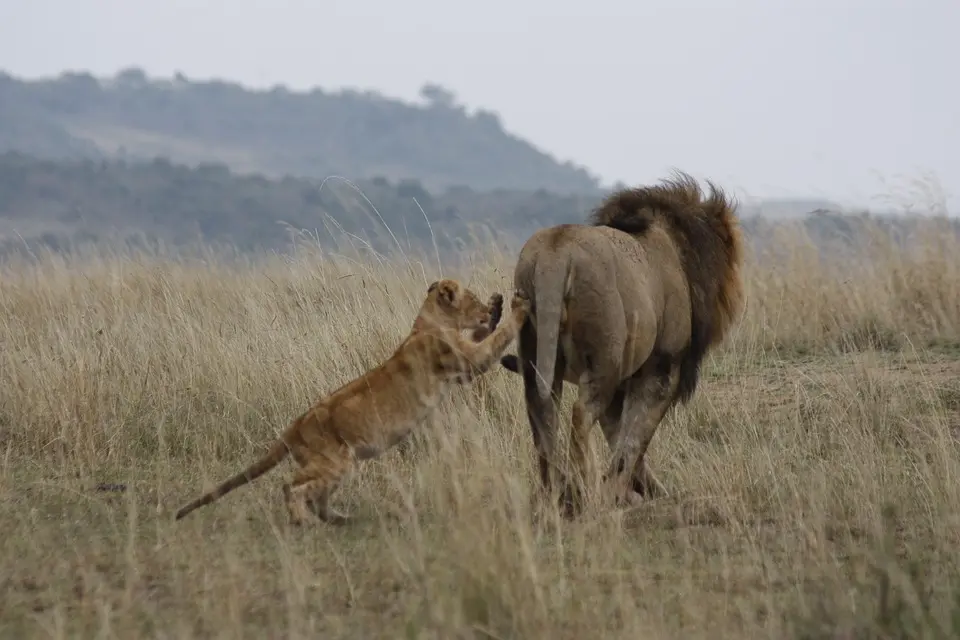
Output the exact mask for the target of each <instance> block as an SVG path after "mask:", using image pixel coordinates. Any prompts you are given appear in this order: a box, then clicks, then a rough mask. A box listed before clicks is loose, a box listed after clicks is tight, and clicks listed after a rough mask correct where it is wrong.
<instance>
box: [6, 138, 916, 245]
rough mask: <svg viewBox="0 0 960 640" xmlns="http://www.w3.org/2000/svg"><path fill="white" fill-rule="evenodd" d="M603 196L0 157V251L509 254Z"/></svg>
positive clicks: (823, 231)
mask: <svg viewBox="0 0 960 640" xmlns="http://www.w3.org/2000/svg"><path fill="white" fill-rule="evenodd" d="M358 188H359V191H358ZM603 195H604V194H602V193H598V194H597V195H595V196H587V195H562V194H556V193H551V192H548V191H546V190H526V191H523V190H505V189H501V190H491V191H478V190H475V189H471V188H469V187H455V188H449V189H446V190H443V191H441V192H437V193H431V192H429V191H427V190H426V189H425V188H424V187H423V185H421V184H420V183H419V182H418V181H416V180H401V181H396V182H394V181H390V180H387V179H385V178H374V179H371V180H364V181H359V182H358V183H357V185H356V187H354V186H352V185H350V184H347V183H344V182H343V181H337V180H330V181H327V182H326V183H325V184H323V185H322V187H321V181H319V180H312V179H305V178H293V177H285V178H282V179H268V178H265V177H263V176H257V175H238V174H236V173H233V172H232V171H231V170H230V169H228V168H227V167H226V166H223V165H216V164H203V165H200V166H198V167H193V168H191V167H188V166H185V165H180V164H174V163H171V162H169V161H168V160H165V159H157V160H154V161H151V162H133V161H124V160H90V159H81V160H59V161H54V160H42V159H38V158H35V157H31V156H28V155H25V154H21V153H16V152H7V153H2V154H0V249H3V250H5V251H9V250H11V249H13V248H16V247H21V248H22V247H23V246H24V242H26V243H27V245H34V244H37V243H40V244H44V245H47V246H50V247H53V248H57V247H62V246H64V245H66V244H69V243H71V242H74V241H78V240H80V241H82V240H95V239H96V240H125V241H130V240H135V241H136V239H137V238H149V239H154V240H159V241H162V242H164V243H165V244H167V245H170V246H174V247H177V246H186V245H190V244H194V243H196V242H198V241H199V242H202V243H206V244H209V243H214V244H216V243H222V244H229V245H232V246H235V247H237V248H239V249H241V250H243V251H249V250H279V251H286V250H288V249H289V248H290V243H291V239H292V233H295V232H297V231H300V230H306V231H308V232H309V233H311V234H315V235H314V238H313V239H312V240H311V241H313V242H318V243H320V244H321V245H324V246H327V247H335V246H337V244H338V242H343V241H350V242H352V243H354V244H355V245H356V244H364V243H365V244H368V245H369V246H371V247H373V248H374V249H376V250H378V251H380V252H387V251H390V250H395V249H397V248H398V245H399V248H400V249H403V250H405V251H406V250H409V249H421V250H422V249H426V250H427V251H429V252H430V253H431V254H432V252H433V251H434V250H438V251H439V252H441V253H442V254H446V255H448V256H449V255H456V254H457V253H458V252H459V251H460V250H461V249H462V248H463V247H464V246H465V245H469V244H470V243H471V242H473V241H475V240H479V241H481V242H484V243H490V242H495V243H497V244H499V245H500V246H501V247H502V248H504V249H508V250H509V249H515V248H517V247H519V245H520V244H521V243H522V242H523V241H525V240H526V239H527V238H528V237H529V236H530V234H531V233H533V232H534V231H535V230H536V229H538V228H540V227H544V226H548V225H552V224H559V223H563V222H582V221H584V220H585V218H586V216H587V214H588V212H589V211H590V209H592V208H593V207H594V206H596V205H597V204H598V203H599V202H600V199H601V198H602V197H603ZM811 203H813V201H811ZM773 205H774V207H775V208H776V210H778V211H780V210H782V207H784V206H785V205H784V202H783V201H774V202H773ZM808 211H809V210H808ZM761 214H762V215H763V217H762V218H761V217H760V216H761ZM740 216H741V219H742V220H743V224H744V227H745V228H746V230H747V233H748V235H749V236H750V237H751V239H752V240H753V242H754V244H755V246H758V247H762V246H763V245H766V244H768V242H769V240H770V239H771V238H772V237H773V236H772V234H773V233H775V232H776V226H777V225H776V223H775V221H774V220H775V218H774V217H772V216H767V215H766V203H765V202H763V201H761V202H759V203H754V204H753V205H751V206H744V207H742V208H741V209H740ZM859 219H860V218H858V217H857V216H844V215H839V214H835V213H829V212H826V213H824V212H821V213H818V214H816V215H812V216H810V215H807V216H805V217H804V218H803V220H804V225H805V226H806V227H807V230H808V232H810V233H811V235H812V237H813V238H814V240H815V241H816V242H817V244H819V245H822V246H826V245H827V244H829V243H831V242H832V241H834V240H839V241H840V242H841V243H848V242H850V241H851V239H852V238H853V237H854V236H855V235H856V230H857V224H858V220H859ZM893 224H895V225H900V227H901V228H905V229H907V230H908V227H903V224H906V223H903V222H894V223H893ZM287 225H289V226H287ZM387 227H389V231H388V229H387ZM391 234H392V235H391ZM434 243H436V245H435V244H434Z"/></svg>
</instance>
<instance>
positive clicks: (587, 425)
mask: <svg viewBox="0 0 960 640" xmlns="http://www.w3.org/2000/svg"><path fill="white" fill-rule="evenodd" d="M611 387H613V388H612V390H611ZM615 391H616V385H610V384H603V383H598V382H597V381H595V380H594V379H593V377H592V376H591V375H590V374H589V373H587V374H584V375H583V376H582V377H581V380H580V385H579V390H578V396H577V400H576V402H575V403H574V405H573V412H572V415H571V431H570V449H571V451H570V453H571V457H572V459H573V460H572V462H573V470H572V473H571V478H570V479H571V480H572V481H573V482H574V483H575V484H573V485H572V486H571V485H569V484H568V485H567V488H566V495H565V498H564V502H565V503H566V504H565V507H566V510H567V511H568V513H569V514H570V515H573V514H575V513H580V512H582V511H583V509H584V508H585V507H586V506H587V503H588V502H593V499H594V498H595V497H596V494H597V489H598V483H597V480H598V477H597V470H596V469H595V468H594V466H593V458H592V455H591V449H590V434H591V431H592V430H593V425H594V424H595V423H596V422H597V421H598V420H601V421H602V420H603V416H604V414H605V412H606V410H607V407H608V405H610V403H611V401H612V400H613V396H614V392H615Z"/></svg>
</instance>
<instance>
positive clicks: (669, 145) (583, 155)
mask: <svg viewBox="0 0 960 640" xmlns="http://www.w3.org/2000/svg"><path fill="white" fill-rule="evenodd" d="M448 2H449V4H448ZM951 60H952V61H953V62H950V61H951ZM127 66H139V67H142V68H144V69H145V70H146V71H147V73H148V74H150V75H164V76H169V75H172V74H173V72H174V71H181V72H183V73H184V74H186V75H187V76H188V77H189V78H192V79H207V78H212V77H220V78H224V79H229V80H234V81H239V82H242V83H244V84H247V85H252V86H257V87H269V86H271V85H274V84H278V83H282V84H285V85H287V86H288V87H289V88H291V89H304V88H308V87H312V86H317V85H319V86H322V87H324V88H325V89H333V88H337V87H342V86H351V87H358V88H373V89H377V90H379V91H381V92H383V93H385V94H387V95H390V96H396V97H400V98H407V99H414V98H416V95H417V92H418V90H419V88H420V86H421V85H422V84H423V83H424V82H428V81H429V82H437V83H440V84H442V85H444V86H446V87H447V88H449V89H451V90H452V91H454V92H455V93H456V94H457V96H458V98H459V99H460V100H461V101H462V102H463V103H465V104H466V105H467V106H468V107H470V108H474V107H478V106H479V107H484V108H489V109H491V110H493V111H496V112H498V113H499V114H500V115H501V117H502V120H503V122H504V125H505V126H506V127H507V129H508V130H510V131H512V132H514V133H516V134H518V135H520V136H521V137H524V138H526V139H528V140H530V141H531V142H533V143H534V144H537V145H538V146H539V147H541V148H542V149H544V150H546V151H548V152H550V153H552V154H554V155H555V156H557V157H558V158H560V159H564V160H565V159H570V160H573V161H575V162H577V163H580V164H583V165H585V166H587V167H588V168H589V169H590V170H591V171H593V172H594V173H596V174H599V175H600V176H601V178H602V179H603V180H604V182H608V183H609V182H612V181H614V180H618V179H619V180H623V181H624V182H627V183H631V184H633V183H641V182H648V181H652V180H656V179H657V178H659V177H660V176H662V175H664V174H665V172H666V171H668V170H669V168H670V167H679V168H682V169H685V170H687V171H689V172H691V173H693V174H694V175H697V176H699V177H711V178H714V179H716V180H718V181H720V182H721V183H722V184H724V185H729V186H730V187H731V188H732V189H734V190H735V191H736V192H737V193H738V194H739V195H741V196H770V195H773V196H776V195H820V196H826V197H832V198H835V199H838V200H840V201H842V202H857V203H862V204H868V205H869V204H873V205H876V204H878V203H879V202H880V201H878V200H877V199H876V198H877V197H880V196H892V197H895V198H896V199H897V202H898V203H901V204H903V203H904V201H911V200H912V201H917V203H918V204H921V205H923V204H925V203H924V202H923V200H928V201H929V200H930V198H933V199H934V203H933V204H936V202H935V201H936V199H937V196H936V193H933V194H931V195H926V196H924V195H919V194H913V192H912V189H914V187H913V186H912V181H914V180H917V179H922V178H923V177H924V176H925V175H927V174H932V175H933V176H935V178H936V179H937V180H938V181H939V188H940V189H942V190H943V191H945V192H946V194H945V195H946V196H947V197H948V202H949V206H950V207H951V209H953V210H954V212H956V210H957V209H958V208H960V207H958V204H960V123H958V118H957V116H960V88H958V84H957V77H958V74H960V71H958V69H960V0H914V1H913V2H908V1H907V0H902V1H899V2H897V1H894V0H861V1H859V2H857V1H852V0H846V1H845V0H835V1H832V2H831V1H826V0H824V1H815V0H806V1H803V0H793V1H787V0H728V1H723V0H715V1H714V2H707V1H706V0H703V1H701V2H697V3H694V2H689V1H683V0H636V1H635V2H631V1H629V0H589V1H587V0H579V1H574V0H528V1H526V2H507V0H486V1H484V2H476V1H475V2H453V1H451V0H447V1H446V2H445V1H443V0H403V1H400V0H350V1H346V0H313V1H307V0H229V1H227V0H193V1H187V0H30V1H29V2H28V1H26V0H23V1H16V0H0V68H3V69H6V70H7V71H9V72H12V73H14V74H15V75H19V76H27V77H36V76H41V75H54V74H59V73H60V72H61V71H63V70H65V69H72V70H89V71H91V72H93V73H94V74H97V75H100V74H111V75H112V74H113V73H114V72H115V71H117V70H118V69H120V68H123V67H127ZM934 186H935V185H934ZM940 201H941V203H942V202H943V196H940Z"/></svg>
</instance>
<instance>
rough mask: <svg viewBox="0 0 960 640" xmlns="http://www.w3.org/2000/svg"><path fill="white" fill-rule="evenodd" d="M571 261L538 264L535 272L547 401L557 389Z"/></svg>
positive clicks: (541, 385)
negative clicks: (554, 381)
mask: <svg viewBox="0 0 960 640" xmlns="http://www.w3.org/2000/svg"><path fill="white" fill-rule="evenodd" d="M570 270H571V269H570V258H569V257H566V256H565V257H564V259H563V260H562V261H561V262H560V263H559V264H558V263H556V262H553V261H550V262H547V261H538V262H537V265H536V270H535V271H534V295H535V300H534V304H535V307H534V309H535V315H536V322H537V391H538V392H539V393H540V397H541V398H542V399H544V400H546V399H547V398H549V397H550V394H551V391H552V389H553V377H554V373H555V372H554V369H555V368H556V365H557V349H558V348H559V344H558V343H559V340H560V321H561V319H562V318H563V305H564V304H565V299H566V297H567V290H568V288H569V286H570Z"/></svg>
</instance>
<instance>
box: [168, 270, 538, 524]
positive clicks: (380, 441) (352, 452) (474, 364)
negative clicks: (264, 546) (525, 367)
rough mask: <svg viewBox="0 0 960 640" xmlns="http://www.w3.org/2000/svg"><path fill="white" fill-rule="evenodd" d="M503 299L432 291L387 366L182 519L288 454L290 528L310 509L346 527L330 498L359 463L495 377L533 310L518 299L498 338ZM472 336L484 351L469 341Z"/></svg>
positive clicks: (297, 423)
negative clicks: (465, 388) (446, 400)
mask: <svg viewBox="0 0 960 640" xmlns="http://www.w3.org/2000/svg"><path fill="white" fill-rule="evenodd" d="M502 302H503V299H502V297H500V296H499V295H494V296H493V297H492V298H491V300H490V302H489V303H486V304H485V303H483V302H481V300H480V299H479V298H478V297H477V295H476V294H475V293H474V292H473V291H471V290H470V289H467V288H465V287H463V286H461V285H460V284H459V283H458V282H457V281H455V280H440V281H438V282H434V283H433V284H431V285H430V287H429V289H428V293H427V297H426V299H425V300H424V302H423V304H422V306H421V307H420V311H419V313H418V315H417V318H416V321H415V322H414V323H413V327H412V329H411V331H410V334H409V335H408V336H407V338H406V339H405V340H404V341H403V342H402V343H401V344H400V346H399V347H397V349H396V351H395V352H394V353H393V355H391V356H390V357H389V358H388V359H387V360H386V361H385V362H383V363H382V364H380V365H379V366H377V367H376V368H374V369H371V370H370V371H368V372H367V373H365V374H363V375H362V376H360V377H359V378H356V379H355V380H353V381H351V382H348V383H347V384H345V385H343V386H342V387H340V388H339V389H337V390H336V391H334V392H333V393H331V394H330V395H328V396H326V397H325V398H323V399H322V400H320V401H319V402H318V403H316V404H315V405H314V406H313V407H311V408H310V409H309V410H308V411H306V412H305V413H303V414H302V415H301V416H299V417H298V418H297V419H296V420H294V421H293V423H292V424H291V425H290V426H289V427H287V429H286V430H285V431H284V432H283V434H282V435H281V436H280V438H279V439H278V440H277V441H276V442H275V443H274V444H273V445H272V446H271V447H270V449H269V450H268V451H267V453H266V455H265V456H264V457H263V458H261V459H260V460H258V461H257V462H255V463H253V464H252V465H251V466H250V467H248V468H247V469H246V470H244V471H242V472H241V473H239V474H237V475H235V476H234V477H232V478H230V479H229V480H227V481H226V482H224V483H223V484H221V485H220V486H219V487H217V488H215V489H213V490H212V491H209V492H207V493H206V494H204V495H203V496H201V497H200V498H197V499H196V500H194V501H193V502H191V503H190V504H188V505H186V506H185V507H183V508H182V509H180V511H178V512H177V516H176V519H177V520H179V519H180V518H182V517H184V516H185V515H187V514H188V513H190V512H191V511H193V510H194V509H197V508H198V507H201V506H204V505H207V504H210V503H211V502H213V501H214V500H217V499H218V498H220V497H222V496H223V495H225V494H227V493H229V492H230V491H232V490H234V489H236V488H238V487H240V486H243V485H245V484H247V483H248V482H250V481H252V480H254V479H255V478H257V477H259V476H261V475H263V474H264V473H266V472H267V471H269V470H270V469H272V468H273V467H275V466H276V465H277V464H278V463H280V461H281V460H283V459H284V458H285V457H286V456H287V455H288V454H289V455H291V456H292V457H293V459H294V461H295V462H296V463H297V465H298V468H297V469H296V471H295V473H294V475H293V478H292V480H291V481H290V482H288V483H286V484H284V485H283V494H284V498H285V501H286V507H287V510H288V511H289V513H290V521H291V523H292V524H297V525H298V524H301V523H302V522H303V520H304V519H305V518H306V517H307V515H308V513H307V512H308V509H309V510H310V511H312V512H313V513H314V514H315V515H316V516H317V517H319V518H320V519H321V520H324V521H325V522H328V523H331V524H342V523H343V522H345V521H346V519H347V517H346V516H344V515H342V514H340V513H338V512H336V511H335V510H333V509H332V508H331V507H330V498H331V495H332V493H333V492H334V491H335V490H336V488H337V486H338V485H339V484H340V482H341V480H342V479H343V477H344V476H345V475H346V474H347V473H348V472H350V471H351V470H352V469H353V468H354V466H355V464H356V462H357V461H358V460H367V459H370V458H374V457H376V456H379V455H380V454H382V453H383V452H384V451H386V450H388V449H390V448H391V447H393V446H394V445H396V444H397V443H399V442H401V441H402V440H404V439H405V438H406V437H407V436H408V435H409V434H410V432H411V430H413V429H414V428H415V427H416V426H417V425H418V424H420V423H421V422H422V421H423V420H424V419H425V418H427V417H428V416H429V415H430V413H431V412H432V411H433V410H434V409H435V408H436V406H437V404H439V402H440V401H441V400H442V399H443V397H444V396H445V394H446V393H447V392H448V391H449V390H450V389H451V388H452V387H453V386H454V385H457V384H465V383H469V382H471V381H472V380H474V379H475V378H476V377H478V376H480V375H482V374H483V373H485V372H487V371H489V369H490V368H491V367H492V366H493V365H494V364H496V362H497V361H498V359H499V358H500V356H501V355H502V354H503V352H504V351H505V350H506V348H507V347H508V346H509V344H510V342H512V341H513V339H514V338H515V337H516V334H517V331H518V328H519V326H520V325H521V324H522V323H523V322H524V320H525V319H526V316H527V313H528V311H529V307H530V303H529V301H528V300H527V299H526V298H525V297H524V296H523V295H522V294H521V293H520V292H517V293H516V294H515V295H514V298H513V300H512V302H511V313H510V317H509V318H507V319H506V320H507V321H506V322H501V323H499V326H497V327H496V329H495V330H494V331H492V332H491V331H490V327H491V325H492V324H494V322H493V321H495V320H497V319H498V316H499V313H500V310H499V308H498V307H499V306H502ZM464 331H470V332H472V335H473V336H474V337H481V338H482V339H480V340H479V341H473V340H470V339H467V338H464V336H463V335H462V332H464Z"/></svg>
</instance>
